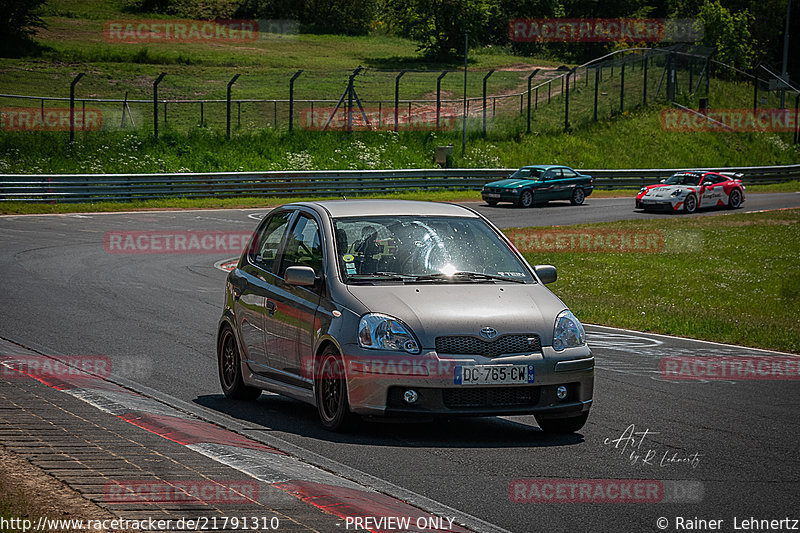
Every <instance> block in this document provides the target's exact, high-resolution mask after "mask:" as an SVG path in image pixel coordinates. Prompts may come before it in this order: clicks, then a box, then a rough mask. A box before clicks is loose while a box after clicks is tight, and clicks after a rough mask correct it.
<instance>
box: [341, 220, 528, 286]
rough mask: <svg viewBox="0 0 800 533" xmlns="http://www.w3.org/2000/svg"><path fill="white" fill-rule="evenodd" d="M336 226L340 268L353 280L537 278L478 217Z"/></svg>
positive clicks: (355, 223)
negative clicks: (533, 276)
mask: <svg viewBox="0 0 800 533" xmlns="http://www.w3.org/2000/svg"><path fill="white" fill-rule="evenodd" d="M334 228H335V233H336V250H337V255H338V260H339V267H340V269H341V272H342V273H343V276H344V278H345V281H346V282H348V283H351V282H365V281H368V282H387V281H395V282H396V281H403V282H422V281H423V279H422V278H427V279H425V281H437V280H441V281H453V280H459V281H467V280H469V281H477V280H480V281H492V280H493V279H494V278H503V279H508V280H511V281H517V282H532V281H533V278H532V276H531V275H530V273H529V271H528V269H527V267H526V266H525V265H524V264H523V263H522V262H521V261H520V260H519V259H518V258H517V256H516V255H515V254H514V253H513V251H512V250H511V248H510V247H509V246H508V245H507V244H506V243H505V242H503V241H502V240H501V239H500V238H499V237H498V236H497V234H496V233H495V232H494V231H493V230H492V229H491V228H490V227H489V226H488V225H487V224H486V223H485V222H483V221H482V220H481V219H478V218H463V217H436V216H425V217H423V216H413V215H404V216H391V217H389V216H374V217H358V218H338V219H335V220H334ZM439 276H441V278H440V277H439Z"/></svg>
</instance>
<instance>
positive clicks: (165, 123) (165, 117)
mask: <svg viewBox="0 0 800 533" xmlns="http://www.w3.org/2000/svg"><path fill="white" fill-rule="evenodd" d="M164 125H165V126H166V125H167V102H166V101H164Z"/></svg>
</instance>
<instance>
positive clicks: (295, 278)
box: [283, 266, 317, 287]
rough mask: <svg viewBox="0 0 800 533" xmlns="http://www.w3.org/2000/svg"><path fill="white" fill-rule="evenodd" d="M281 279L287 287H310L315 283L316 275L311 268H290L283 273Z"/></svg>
mask: <svg viewBox="0 0 800 533" xmlns="http://www.w3.org/2000/svg"><path fill="white" fill-rule="evenodd" d="M283 279H284V280H286V283H288V284H289V285H299V286H300V287H310V286H312V285H314V283H315V282H316V281H317V274H316V273H315V272H314V269H313V268H311V267H308V266H290V267H289V268H287V269H286V272H284V274H283Z"/></svg>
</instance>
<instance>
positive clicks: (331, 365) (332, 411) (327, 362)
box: [314, 346, 353, 431]
mask: <svg viewBox="0 0 800 533" xmlns="http://www.w3.org/2000/svg"><path fill="white" fill-rule="evenodd" d="M317 368H318V370H319V372H318V375H317V376H316V377H315V378H314V396H315V398H316V404H317V412H318V413H319V419H320V422H321V423H322V427H324V428H325V429H327V430H328V431H343V430H345V429H347V427H348V426H349V425H350V423H351V421H352V418H353V414H352V413H351V412H350V403H349V402H348V400H347V376H346V374H345V368H344V362H343V361H342V357H341V356H340V355H339V352H337V351H336V349H335V348H334V347H333V346H328V347H327V348H325V350H324V351H323V352H322V354H321V355H320V356H319V359H318V362H317Z"/></svg>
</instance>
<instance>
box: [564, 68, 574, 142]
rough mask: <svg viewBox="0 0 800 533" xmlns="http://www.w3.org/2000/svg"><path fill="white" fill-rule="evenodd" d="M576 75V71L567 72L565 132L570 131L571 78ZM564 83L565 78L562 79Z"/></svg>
mask: <svg viewBox="0 0 800 533" xmlns="http://www.w3.org/2000/svg"><path fill="white" fill-rule="evenodd" d="M573 74H575V69H572V70H570V71H569V72H567V75H566V76H565V77H566V82H567V83H566V90H565V91H564V131H569V77H570V76H572V75H573ZM561 80H562V81H563V80H564V78H561Z"/></svg>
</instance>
